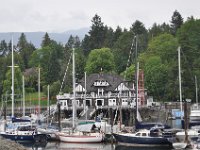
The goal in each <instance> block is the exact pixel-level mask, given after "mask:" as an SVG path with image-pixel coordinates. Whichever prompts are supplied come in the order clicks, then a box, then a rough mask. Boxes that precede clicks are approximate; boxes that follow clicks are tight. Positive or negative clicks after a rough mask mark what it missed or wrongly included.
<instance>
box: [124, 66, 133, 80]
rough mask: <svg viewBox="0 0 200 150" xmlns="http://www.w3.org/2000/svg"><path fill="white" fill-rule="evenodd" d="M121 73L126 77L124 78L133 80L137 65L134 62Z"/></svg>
mask: <svg viewBox="0 0 200 150" xmlns="http://www.w3.org/2000/svg"><path fill="white" fill-rule="evenodd" d="M121 75H122V76H123V77H124V79H126V80H128V81H133V78H134V76H135V65H133V64H132V65H131V66H130V67H128V68H127V69H126V70H125V71H124V72H122V73H121Z"/></svg>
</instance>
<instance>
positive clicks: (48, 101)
mask: <svg viewBox="0 0 200 150" xmlns="http://www.w3.org/2000/svg"><path fill="white" fill-rule="evenodd" d="M47 111H48V117H47V125H48V124H49V116H50V99H49V85H48V86H47Z"/></svg>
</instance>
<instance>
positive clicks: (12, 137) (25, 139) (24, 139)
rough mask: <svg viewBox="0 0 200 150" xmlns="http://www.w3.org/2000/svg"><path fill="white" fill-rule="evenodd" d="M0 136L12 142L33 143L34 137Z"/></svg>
mask: <svg viewBox="0 0 200 150" xmlns="http://www.w3.org/2000/svg"><path fill="white" fill-rule="evenodd" d="M1 136H2V137H4V138H6V139H10V140H14V141H34V135H16V134H15V135H14V134H1Z"/></svg>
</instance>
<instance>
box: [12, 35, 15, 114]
mask: <svg viewBox="0 0 200 150" xmlns="http://www.w3.org/2000/svg"><path fill="white" fill-rule="evenodd" d="M11 89H12V117H14V89H15V87H14V50H13V36H12V88H11Z"/></svg>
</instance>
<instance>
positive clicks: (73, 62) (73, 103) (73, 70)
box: [72, 48, 76, 129]
mask: <svg viewBox="0 0 200 150" xmlns="http://www.w3.org/2000/svg"><path fill="white" fill-rule="evenodd" d="M72 50H73V56H72V66H73V68H72V77H73V101H72V110H73V114H72V115H73V121H72V125H73V129H74V128H75V115H76V112H75V111H76V110H75V103H76V93H75V82H76V77H75V55H74V48H73V49H72Z"/></svg>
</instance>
